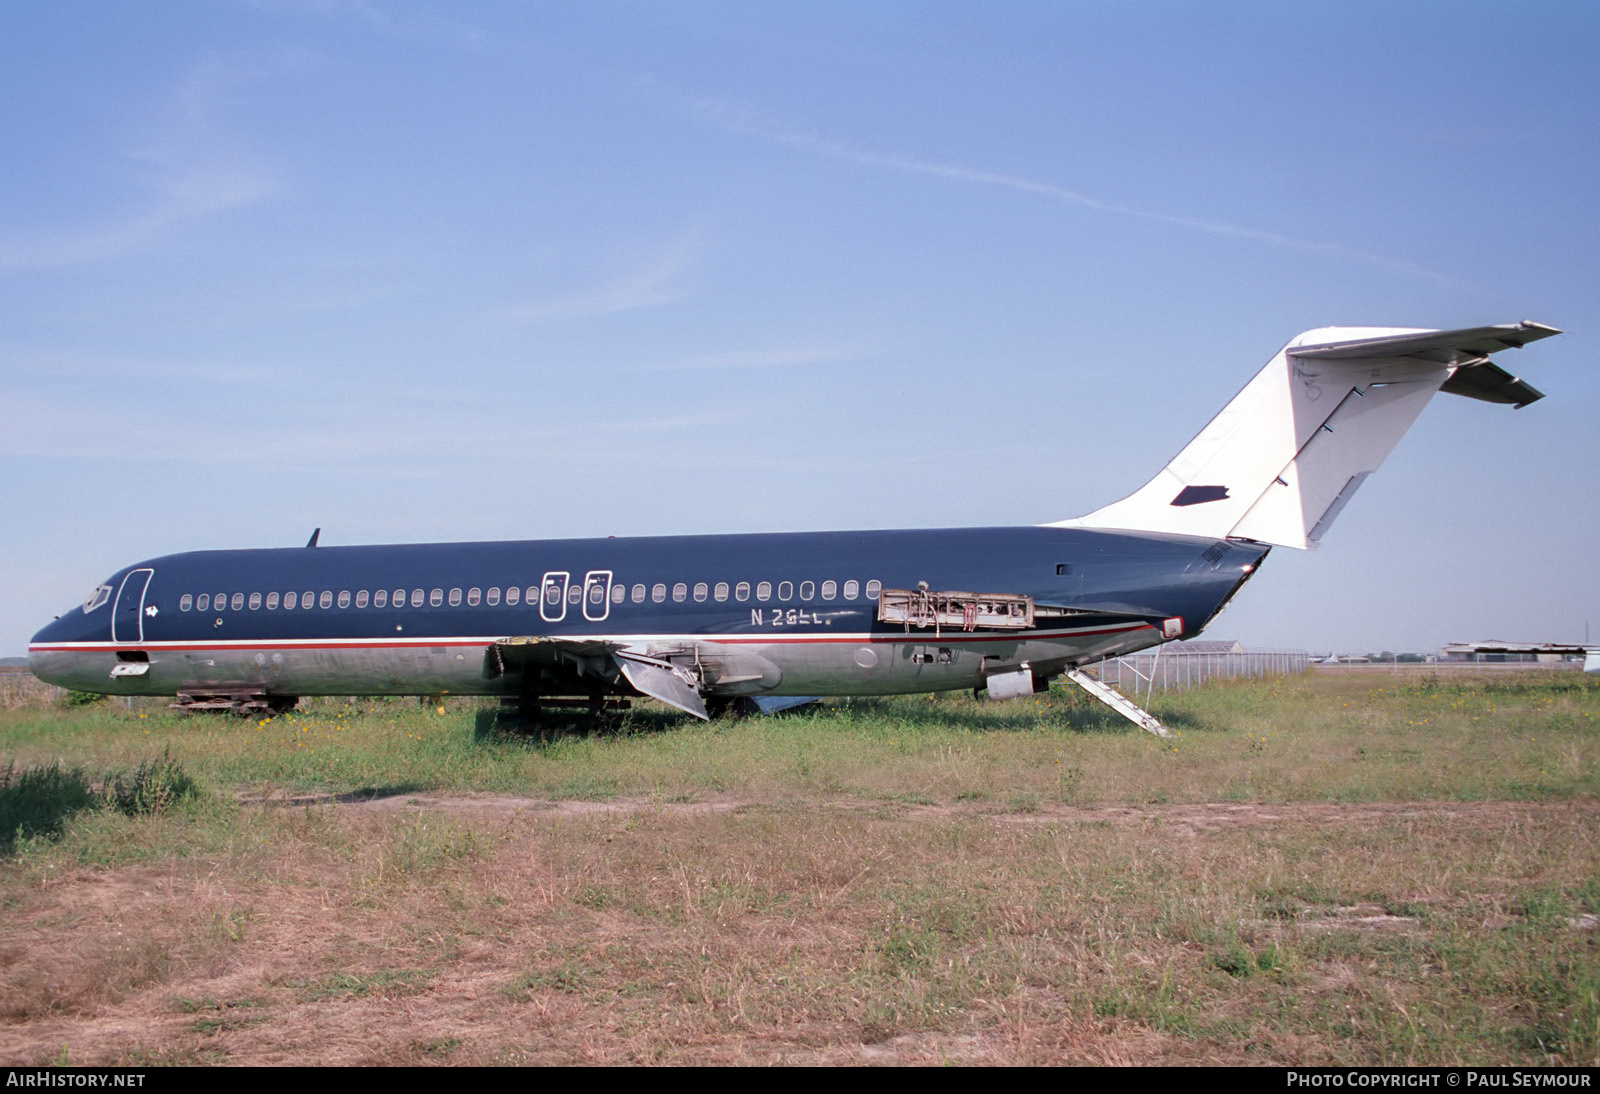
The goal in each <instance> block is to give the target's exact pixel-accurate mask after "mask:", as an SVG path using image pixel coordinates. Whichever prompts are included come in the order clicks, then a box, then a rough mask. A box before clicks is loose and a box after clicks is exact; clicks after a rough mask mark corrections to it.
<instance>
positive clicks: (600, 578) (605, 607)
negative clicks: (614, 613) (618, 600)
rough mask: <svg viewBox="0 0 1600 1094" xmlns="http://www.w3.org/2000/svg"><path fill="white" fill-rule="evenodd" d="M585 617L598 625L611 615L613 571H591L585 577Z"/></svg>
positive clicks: (583, 595) (582, 597) (583, 598)
mask: <svg viewBox="0 0 1600 1094" xmlns="http://www.w3.org/2000/svg"><path fill="white" fill-rule="evenodd" d="M579 599H580V600H582V602H583V617H584V618H585V619H587V620H588V621H589V622H591V623H598V622H600V621H601V620H602V619H604V618H605V617H606V616H608V615H610V614H611V571H610V570H590V571H589V572H588V573H586V574H584V575H583V592H582V593H581V594H580V595H579Z"/></svg>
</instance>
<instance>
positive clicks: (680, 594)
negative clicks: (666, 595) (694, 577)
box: [672, 581, 689, 604]
mask: <svg viewBox="0 0 1600 1094" xmlns="http://www.w3.org/2000/svg"><path fill="white" fill-rule="evenodd" d="M688 597H689V586H687V585H685V584H684V583H683V582H681V581H680V582H678V583H677V584H676V585H674V586H673V587H672V599H673V600H676V601H677V602H678V603H679V604H682V603H683V602H684V601H685V600H686V599H688Z"/></svg>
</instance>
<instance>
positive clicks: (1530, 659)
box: [1439, 640, 1585, 666]
mask: <svg viewBox="0 0 1600 1094" xmlns="http://www.w3.org/2000/svg"><path fill="white" fill-rule="evenodd" d="M1584 653H1585V649H1584V647H1583V646H1575V645H1571V644H1568V643H1563V642H1500V641H1494V640H1491V641H1487V642H1454V643H1451V644H1450V645H1448V646H1445V647H1443V648H1442V649H1440V650H1439V660H1440V661H1453V662H1458V663H1459V662H1463V661H1465V662H1471V663H1472V664H1478V665H1501V664H1524V665H1555V666H1560V665H1565V664H1566V663H1567V662H1569V661H1575V662H1576V661H1582V660H1583V659H1584Z"/></svg>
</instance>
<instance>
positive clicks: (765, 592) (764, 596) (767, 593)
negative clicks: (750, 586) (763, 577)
mask: <svg viewBox="0 0 1600 1094" xmlns="http://www.w3.org/2000/svg"><path fill="white" fill-rule="evenodd" d="M756 599H757V600H771V599H772V582H770V581H763V582H762V583H761V584H759V585H757V586H756Z"/></svg>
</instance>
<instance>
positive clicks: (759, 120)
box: [694, 99, 1457, 284]
mask: <svg viewBox="0 0 1600 1094" xmlns="http://www.w3.org/2000/svg"><path fill="white" fill-rule="evenodd" d="M694 113H695V114H696V115H697V116H698V117H700V118H702V119H704V120H706V121H708V122H710V123H711V124H712V125H715V126H717V127H718V128H719V129H723V130H726V131H728V132H730V133H736V134H738V135H740V136H744V137H754V138H756V139H758V140H764V141H768V142H771V143H773V144H781V145H786V146H788V147H790V148H798V149H801V150H802V151H807V152H813V153H816V154H818V155H823V156H831V157H834V158H836V159H844V160H851V161H853V162H855V163H861V164H867V165H868V166H872V167H887V168H890V169H891V170H895V171H904V172H907V173H910V174H917V175H933V176H935V177H937V178H946V179H955V180H957V181H959V182H973V183H978V184H980V185H983V186H998V187H1001V188H1003V189H1007V190H1015V191H1018V192H1020V193H1025V194H1039V195H1042V196H1044V197H1048V198H1055V199H1056V200H1058V201H1066V202H1071V203H1072V204H1074V205H1081V206H1083V207H1085V208H1087V209H1095V210H1097V211H1099V212H1102V213H1112V214H1115V215H1117V216H1127V217H1138V218H1139V219H1140V220H1152V221H1155V222H1157V223H1160V224H1171V225H1174V226H1175V227H1179V228H1187V229H1190V230H1191V231H1199V232H1211V233H1214V234H1216V235H1226V236H1233V237H1235V238H1237V239H1250V240H1255V241H1256V242H1258V243H1268V244H1271V245H1273V246H1276V247H1291V248H1294V249H1296V250H1302V251H1315V252H1317V253H1320V254H1327V255H1336V256H1339V257H1342V258H1351V259H1356V260H1358V261H1361V262H1370V263H1373V264H1375V265H1379V266H1387V267H1389V268H1390V269H1394V270H1403V271H1405V272H1406V273H1410V274H1416V275H1418V276H1421V277H1427V278H1430V279H1432V280H1435V281H1441V282H1445V283H1448V284H1455V283H1457V282H1456V279H1455V278H1453V277H1450V276H1449V275H1447V274H1442V273H1440V272H1438V271H1437V270H1430V269H1428V268H1427V267H1426V266H1419V265H1417V264H1416V263H1414V262H1406V261H1404V260H1402V259H1398V258H1391V257H1389V256H1388V255H1381V254H1376V253H1374V252H1372V251H1363V250H1359V249H1357V248H1354V247H1345V246H1343V245H1341V244H1338V243H1319V242H1316V241H1315V240H1308V239H1298V238H1296V237H1294V236H1288V235H1284V234H1282V233H1281V232H1269V231H1266V230H1264V229H1261V228H1248V227H1245V226H1244V225H1240V224H1229V223H1227V222H1225V221H1216V220H1199V219H1196V218H1194V217H1181V216H1173V215H1171V214H1168V213H1152V212H1150V211H1148V210H1145V209H1134V208H1131V207H1130V206H1127V205H1118V204H1116V203H1115V202H1110V201H1102V200H1100V199H1099V198H1095V197H1091V196H1089V195H1088V194H1080V193H1079V192H1078V191H1076V190H1069V189H1067V188H1066V187H1064V186H1056V185H1054V184H1052V183H1048V182H1040V181H1038V180H1037V179H1030V178H1025V177H1023V176H1021V175H1008V174H1004V173H1001V172H998V171H979V170H976V169H975V168H971V167H962V166H960V165H959V164H948V163H932V162H929V161H926V160H919V159H912V158H910V157H907V156H898V155H888V154H885V153H882V152H869V151H864V150H862V149H859V148H851V147H849V146H848V145H843V144H837V143H834V142H832V141H826V140H822V139H821V138H819V137H815V136H812V135H811V134H809V133H802V132H800V131H798V130H795V129H790V128H787V127H785V126H782V125H778V124H774V123H772V122H770V121H769V120H767V119H765V118H763V117H761V116H759V115H758V114H757V113H755V112H753V111H749V110H742V109H739V108H737V107H734V106H731V105H729V104H728V103H725V102H722V101H721V100H718V99H699V100H697V101H695V103H694Z"/></svg>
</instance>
